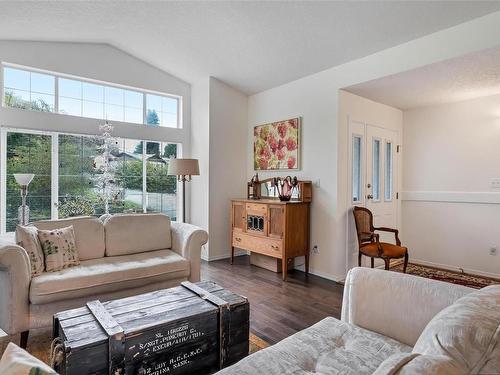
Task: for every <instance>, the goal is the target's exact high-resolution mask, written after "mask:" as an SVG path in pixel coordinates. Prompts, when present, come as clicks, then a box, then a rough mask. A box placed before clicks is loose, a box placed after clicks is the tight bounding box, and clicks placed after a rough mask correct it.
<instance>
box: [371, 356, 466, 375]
mask: <svg viewBox="0 0 500 375" xmlns="http://www.w3.org/2000/svg"><path fill="white" fill-rule="evenodd" d="M467 373H468V372H467V371H465V369H463V368H461V367H460V366H459V365H458V364H457V363H456V362H455V361H453V360H452V359H451V358H449V357H446V356H438V355H425V354H418V353H397V354H393V355H391V356H390V357H389V358H387V359H386V360H385V361H384V362H382V363H381V364H380V366H379V367H378V368H377V370H376V371H375V372H374V373H373V375H414V374H426V375H462V374H463V375H465V374H467Z"/></svg>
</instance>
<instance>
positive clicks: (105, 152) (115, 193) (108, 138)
mask: <svg viewBox="0 0 500 375" xmlns="http://www.w3.org/2000/svg"><path fill="white" fill-rule="evenodd" d="M99 131H100V132H101V134H99V135H97V136H96V140H97V143H98V144H99V151H100V155H98V156H96V157H95V158H94V169H95V170H96V172H97V173H96V174H95V175H94V177H93V181H94V185H95V187H96V188H97V192H98V195H99V196H100V198H101V200H102V202H103V203H104V212H105V213H106V214H109V202H110V201H117V200H119V198H120V196H121V193H122V189H120V187H119V184H118V183H117V181H116V178H115V167H114V166H113V165H112V163H111V161H112V160H113V158H114V157H113V152H114V151H118V142H117V140H116V139H115V138H113V135H112V133H113V125H111V124H110V123H109V122H108V121H106V122H105V123H104V124H101V125H99Z"/></svg>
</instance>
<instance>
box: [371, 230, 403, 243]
mask: <svg viewBox="0 0 500 375" xmlns="http://www.w3.org/2000/svg"><path fill="white" fill-rule="evenodd" d="M373 229H374V230H378V231H381V232H391V233H394V237H395V238H396V245H398V246H401V241H400V240H399V230H397V229H393V228H387V227H378V228H373Z"/></svg>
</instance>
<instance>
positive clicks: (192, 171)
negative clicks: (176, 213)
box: [168, 159, 200, 223]
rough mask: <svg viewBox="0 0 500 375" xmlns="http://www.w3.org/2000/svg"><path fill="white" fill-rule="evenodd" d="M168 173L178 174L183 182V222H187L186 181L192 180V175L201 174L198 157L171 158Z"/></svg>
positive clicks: (178, 179)
mask: <svg viewBox="0 0 500 375" xmlns="http://www.w3.org/2000/svg"><path fill="white" fill-rule="evenodd" d="M168 174H169V175H170V176H177V181H179V182H182V222H183V223H185V222H186V181H188V182H189V181H191V176H199V175H200V167H199V166H198V159H170V163H169V165H168Z"/></svg>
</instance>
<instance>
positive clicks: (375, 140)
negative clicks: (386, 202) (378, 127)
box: [370, 137, 385, 203]
mask: <svg viewBox="0 0 500 375" xmlns="http://www.w3.org/2000/svg"><path fill="white" fill-rule="evenodd" d="M375 144H378V159H377V165H375ZM383 144H384V142H383V140H382V139H381V138H379V137H373V138H372V150H371V151H372V155H371V158H372V166H371V181H370V183H371V195H372V197H373V198H372V202H374V203H378V202H380V201H382V198H381V197H382V193H383V192H384V189H383V179H382V176H381V172H382V167H383V155H382V153H383V150H382V146H383ZM375 171H376V172H377V174H376V176H377V179H378V181H377V184H375ZM384 175H385V173H384ZM375 185H377V196H376V197H375Z"/></svg>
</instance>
